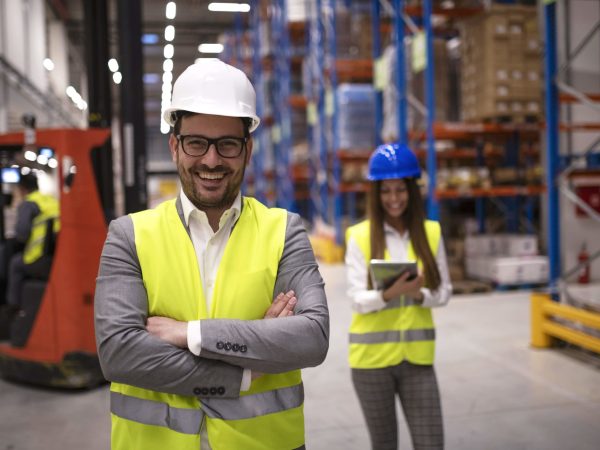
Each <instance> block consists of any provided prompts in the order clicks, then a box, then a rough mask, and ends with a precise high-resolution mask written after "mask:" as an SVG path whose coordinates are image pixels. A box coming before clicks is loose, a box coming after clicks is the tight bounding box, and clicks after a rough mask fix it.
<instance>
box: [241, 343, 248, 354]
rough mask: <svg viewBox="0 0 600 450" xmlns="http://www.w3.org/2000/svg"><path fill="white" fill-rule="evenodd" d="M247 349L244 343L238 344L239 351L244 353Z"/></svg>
mask: <svg viewBox="0 0 600 450" xmlns="http://www.w3.org/2000/svg"><path fill="white" fill-rule="evenodd" d="M247 351H248V347H246V346H245V345H240V352H242V353H246V352H247Z"/></svg>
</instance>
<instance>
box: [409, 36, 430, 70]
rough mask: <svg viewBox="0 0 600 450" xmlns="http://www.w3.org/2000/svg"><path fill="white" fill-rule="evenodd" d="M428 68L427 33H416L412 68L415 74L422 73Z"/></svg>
mask: <svg viewBox="0 0 600 450" xmlns="http://www.w3.org/2000/svg"><path fill="white" fill-rule="evenodd" d="M426 66H427V58H426V46H425V33H423V32H422V31H419V32H418V33H415V35H414V37H413V43H412V68H413V71H415V72H420V71H422V70H424V69H425V67H426Z"/></svg>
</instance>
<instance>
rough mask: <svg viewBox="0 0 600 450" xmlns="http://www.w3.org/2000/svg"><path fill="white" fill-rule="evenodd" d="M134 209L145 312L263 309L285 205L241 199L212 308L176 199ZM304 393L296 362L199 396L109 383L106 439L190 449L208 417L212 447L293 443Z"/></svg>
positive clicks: (229, 313)
mask: <svg viewBox="0 0 600 450" xmlns="http://www.w3.org/2000/svg"><path fill="white" fill-rule="evenodd" d="M131 217H132V219H133V226H134V231H135V245H136V250H137V254H138V258H139V261H140V266H141V270H142V274H143V280H144V284H145V286H146V290H147V293H148V313H149V315H151V316H152V315H160V316H167V317H171V318H174V319H176V320H180V321H191V320H199V319H209V318H210V319H215V318H227V319H247V320H254V319H262V318H263V316H264V313H265V312H266V310H267V309H268V307H269V306H270V305H271V303H272V300H273V289H274V285H275V279H276V277H277V269H278V266H279V260H280V258H281V255H282V252H283V247H284V243H285V230H286V223H287V213H286V212H285V211H284V210H281V209H275V208H273V209H269V208H266V207H265V206H264V205H262V204H261V203H259V202H258V201H256V200H254V199H250V198H244V199H243V208H242V212H241V215H240V217H239V220H238V222H237V223H236V225H235V227H234V229H233V231H232V233H231V236H230V238H229V241H228V242H227V246H226V248H225V252H224V254H223V258H222V260H221V263H220V265H219V268H218V272H217V278H216V282H215V286H214V291H213V298H212V302H211V308H210V311H207V309H206V301H205V298H204V293H203V290H202V285H201V280H200V272H199V269H198V263H197V259H196V254H195V252H194V247H193V244H192V241H191V239H190V237H189V235H188V233H187V231H186V229H185V227H184V225H183V223H182V222H181V219H180V218H179V215H178V213H177V209H176V206H175V201H174V200H173V201H168V202H165V203H163V204H161V205H159V206H158V207H157V208H156V209H153V210H148V211H143V212H139V213H135V214H132V215H131ZM240 298H245V299H252V301H251V302H250V301H247V302H240V301H239V300H240ZM303 402H304V393H303V386H302V379H301V376H300V371H299V370H294V371H291V372H287V373H281V374H266V375H264V376H262V377H260V378H258V379H256V380H254V381H253V382H252V384H251V387H250V390H249V391H246V392H241V393H240V397H239V398H235V399H222V398H218V397H217V398H215V397H212V398H210V399H208V400H206V401H204V402H202V401H201V400H199V399H198V398H197V397H195V396H189V397H188V396H180V395H172V394H165V393H161V392H155V391H151V390H146V389H141V388H138V387H134V386H130V385H125V384H120V383H112V385H111V412H112V448H113V450H118V449H123V450H131V449H143V450H153V449H155V450H164V449H177V450H181V449H194V450H197V449H199V448H200V429H201V425H202V422H203V421H204V420H205V421H206V428H207V434H208V440H209V443H210V446H211V448H212V449H213V450H234V449H244V450H258V449H295V448H298V447H301V446H302V445H304V412H303Z"/></svg>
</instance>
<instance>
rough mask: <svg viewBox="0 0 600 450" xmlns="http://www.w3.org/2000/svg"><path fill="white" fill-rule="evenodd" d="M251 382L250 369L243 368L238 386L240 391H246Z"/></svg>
mask: <svg viewBox="0 0 600 450" xmlns="http://www.w3.org/2000/svg"><path fill="white" fill-rule="evenodd" d="M251 383H252V371H251V370H250V369H244V372H243V373H242V385H241V386H240V391H242V392H243V391H247V390H248V389H250V384H251Z"/></svg>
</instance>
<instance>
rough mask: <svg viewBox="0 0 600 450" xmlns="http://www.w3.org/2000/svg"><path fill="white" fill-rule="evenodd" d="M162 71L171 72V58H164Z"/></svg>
mask: <svg viewBox="0 0 600 450" xmlns="http://www.w3.org/2000/svg"><path fill="white" fill-rule="evenodd" d="M163 71H164V72H173V60H172V59H165V61H164V62H163Z"/></svg>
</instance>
